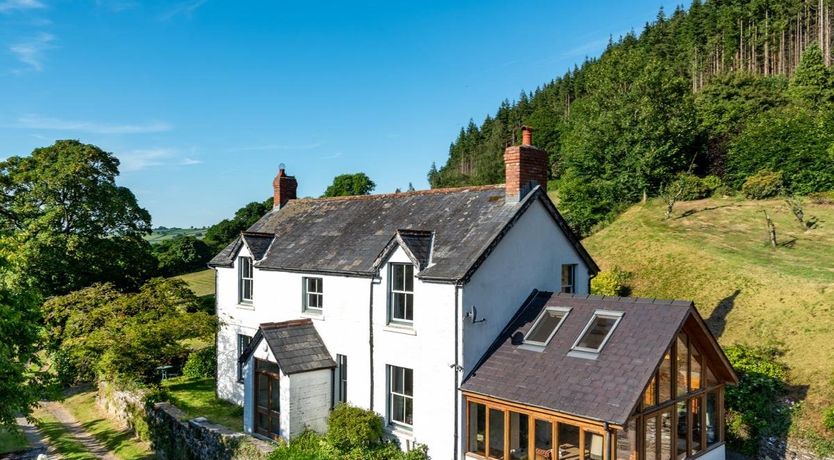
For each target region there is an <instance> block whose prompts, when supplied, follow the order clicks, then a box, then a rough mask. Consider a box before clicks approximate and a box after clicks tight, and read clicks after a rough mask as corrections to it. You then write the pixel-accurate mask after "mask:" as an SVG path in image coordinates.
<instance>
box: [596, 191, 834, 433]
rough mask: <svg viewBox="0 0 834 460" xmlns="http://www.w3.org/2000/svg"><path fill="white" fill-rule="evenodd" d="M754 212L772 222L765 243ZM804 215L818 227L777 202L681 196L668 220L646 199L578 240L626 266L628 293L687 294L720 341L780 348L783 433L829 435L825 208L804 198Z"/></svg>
mask: <svg viewBox="0 0 834 460" xmlns="http://www.w3.org/2000/svg"><path fill="white" fill-rule="evenodd" d="M762 210H766V211H767V213H768V214H769V215H770V216H771V218H772V219H773V221H774V223H775V225H776V230H777V240H778V242H779V246H778V247H777V248H775V249H774V248H772V247H771V246H770V245H769V244H768V237H767V231H766V224H765V217H764V214H763V212H762ZM805 214H806V216H816V217H817V218H818V219H819V220H820V224H819V226H818V228H816V229H814V230H811V231H803V229H802V228H801V227H800V226H799V224H798V223H797V221H796V220H795V218H794V217H793V215H792V214H791V212H790V210H789V209H788V208H787V206H786V205H785V203H784V202H783V201H781V200H769V201H744V200H739V199H707V200H699V201H691V202H682V203H679V204H678V205H676V207H675V212H674V216H673V218H671V219H668V220H665V219H664V218H663V205H662V204H661V203H660V202H659V201H649V203H647V204H646V205H636V206H634V207H632V208H631V209H629V210H628V211H626V212H625V213H624V214H623V215H621V216H620V217H619V218H618V219H617V220H616V221H614V222H613V223H612V224H611V225H609V226H608V227H606V228H604V229H603V230H601V231H599V232H597V233H596V234H594V235H592V236H590V237H589V238H587V239H586V240H585V241H584V244H585V246H586V248H587V249H588V251H589V252H590V253H591V255H592V256H593V257H594V259H595V260H596V261H597V263H599V264H600V266H601V267H602V269H603V270H605V269H610V268H611V267H612V266H615V265H617V266H619V267H620V268H622V269H624V270H627V271H629V272H632V273H633V275H634V278H633V280H632V283H631V284H632V286H631V287H632V289H633V292H632V295H635V296H643V297H659V298H682V299H692V300H694V301H695V303H696V305H697V306H698V310H699V312H700V313H701V315H702V316H703V317H704V318H710V315H713V318H712V320H711V321H710V323H711V326H712V327H713V328H715V330H717V331H718V332H720V334H719V341H720V342H721V343H722V344H723V345H730V344H734V343H748V344H775V345H778V346H780V347H781V348H782V349H783V350H784V351H785V356H784V359H785V361H786V363H787V364H788V365H789V366H790V375H789V384H790V385H791V386H792V392H793V395H794V397H796V398H798V399H803V398H804V402H803V403H802V409H801V411H800V412H799V415H798V416H797V418H796V419H795V423H794V426H793V427H792V431H793V434H794V435H796V434H797V433H801V432H808V431H810V432H815V433H822V434H823V435H824V436H826V437H829V438H834V436H832V435H833V434H834V433H831V432H826V431H825V430H824V428H823V427H822V413H823V411H824V410H825V408H827V407H830V406H832V405H834V385H832V379H834V340H832V337H834V335H832V331H834V206H824V205H810V204H806V206H805ZM806 392H807V394H805V393H806Z"/></svg>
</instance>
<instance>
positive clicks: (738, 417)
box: [725, 345, 791, 455]
mask: <svg viewBox="0 0 834 460" xmlns="http://www.w3.org/2000/svg"><path fill="white" fill-rule="evenodd" d="M725 352H726V354H727V358H729V360H730V363H731V364H732V365H733V368H734V369H735V370H736V372H737V373H738V375H739V384H738V385H735V386H729V387H727V390H726V391H727V394H726V407H727V441H728V442H729V443H730V445H731V446H732V447H733V448H734V449H737V450H739V451H740V452H742V453H745V454H750V455H752V454H754V453H755V452H756V450H757V449H758V445H759V441H760V440H761V439H762V438H764V437H767V436H771V435H775V436H780V437H781V436H784V435H785V434H786V433H787V430H788V427H789V426H790V421H791V414H790V409H789V407H787V406H785V405H784V404H783V403H782V402H780V399H781V397H782V396H784V393H785V377H786V375H787V370H788V369H787V366H786V365H785V364H783V363H782V361H781V356H782V352H781V351H780V350H779V349H777V348H775V347H751V346H747V345H733V346H731V347H728V348H726V349H725Z"/></svg>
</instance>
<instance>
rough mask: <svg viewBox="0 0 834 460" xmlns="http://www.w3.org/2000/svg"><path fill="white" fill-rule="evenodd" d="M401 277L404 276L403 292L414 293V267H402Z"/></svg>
mask: <svg viewBox="0 0 834 460" xmlns="http://www.w3.org/2000/svg"><path fill="white" fill-rule="evenodd" d="M403 272H404V274H403V276H405V290H406V291H408V292H413V291H414V266H413V265H405V266H404V267H403Z"/></svg>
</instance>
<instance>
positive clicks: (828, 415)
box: [822, 406, 834, 431]
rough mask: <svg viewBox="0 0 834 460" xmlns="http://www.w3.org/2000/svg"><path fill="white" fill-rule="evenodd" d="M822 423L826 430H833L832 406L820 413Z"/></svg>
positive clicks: (833, 412)
mask: <svg viewBox="0 0 834 460" xmlns="http://www.w3.org/2000/svg"><path fill="white" fill-rule="evenodd" d="M822 425H823V426H824V427H825V429H826V430H831V431H834V406H831V407H829V408H828V409H826V410H825V412H823V413H822Z"/></svg>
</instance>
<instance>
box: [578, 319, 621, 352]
mask: <svg viewBox="0 0 834 460" xmlns="http://www.w3.org/2000/svg"><path fill="white" fill-rule="evenodd" d="M624 314H625V312H622V311H614V310H594V314H593V316H591V319H590V320H588V324H586V325H585V327H584V328H583V329H582V332H581V333H580V334H579V337H577V338H576V341H574V342H573V346H572V347H570V349H571V351H578V352H582V353H591V354H594V355H598V354H599V353H600V352H602V349H603V348H605V344H607V343H608V340H610V339H611V336H612V335H614V331H616V330H617V326H618V325H619V324H620V321H621V320H622V319H623V315H624ZM600 317H602V318H608V319H613V320H614V325H613V326H611V329H610V330H609V331H608V333H607V334H605V338H604V339H602V342H600V344H599V348H596V349H594V348H588V347H580V346H579V342H581V341H582V338H583V337H585V334H587V333H588V330H589V329H590V328H591V325H592V324H594V321H595V320H596V319H597V318H600Z"/></svg>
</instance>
